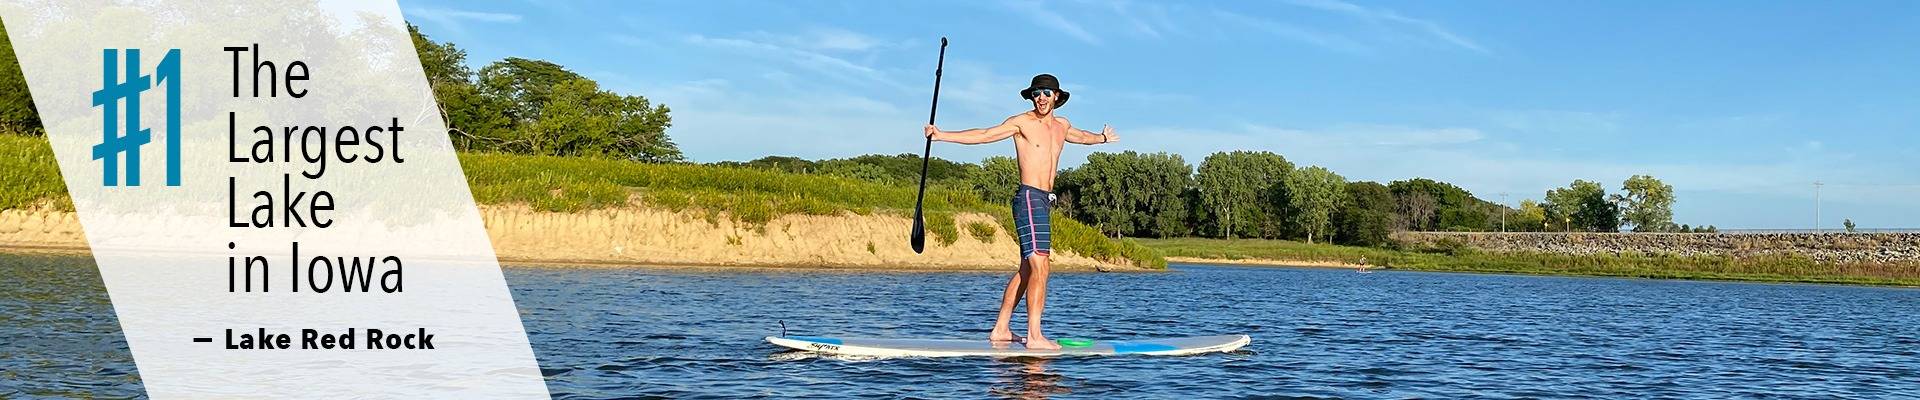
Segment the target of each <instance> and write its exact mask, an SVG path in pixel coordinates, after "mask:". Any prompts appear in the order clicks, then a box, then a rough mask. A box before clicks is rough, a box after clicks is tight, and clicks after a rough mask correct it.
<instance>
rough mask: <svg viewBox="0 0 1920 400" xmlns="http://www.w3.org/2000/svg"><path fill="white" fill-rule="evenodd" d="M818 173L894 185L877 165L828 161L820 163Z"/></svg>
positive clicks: (891, 176) (883, 169)
mask: <svg viewBox="0 0 1920 400" xmlns="http://www.w3.org/2000/svg"><path fill="white" fill-rule="evenodd" d="M819 173H821V174H825V175H833V176H840V177H847V178H853V179H859V180H863V181H868V182H879V183H895V182H898V181H896V180H895V179H896V178H895V177H894V176H893V175H892V174H888V173H887V170H886V169H885V168H881V167H880V166H878V165H873V164H862V163H856V162H847V161H844V160H842V161H828V162H823V163H820V170H819Z"/></svg>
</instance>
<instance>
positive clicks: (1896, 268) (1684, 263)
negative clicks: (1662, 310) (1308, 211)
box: [1138, 238, 1920, 286]
mask: <svg viewBox="0 0 1920 400" xmlns="http://www.w3.org/2000/svg"><path fill="white" fill-rule="evenodd" d="M1138 242H1139V243H1140V244H1143V245H1145V246H1147V247H1151V248H1153V249H1155V250H1159V251H1160V252H1161V253H1162V254H1164V255H1166V256H1167V257H1193V258H1210V259H1225V260H1246V259H1264V260H1283V261H1327V262H1345V263H1360V262H1361V260H1363V259H1364V260H1365V261H1366V263H1367V264H1371V265H1385V266H1388V267H1391V268H1394V269H1404V270H1418V271H1447V272H1480V273H1511V274H1535V275H1580V276H1613V277H1632V278H1655V279H1706V280H1733V281H1756V282H1807V283H1838V284H1863V285H1893V286H1920V265H1857V264H1847V265H1834V264H1821V263H1819V262H1815V261H1813V260H1811V259H1808V258H1806V257H1801V256H1764V257H1744V258H1734V257H1726V256H1669V255H1660V254H1635V253H1628V254H1621V255H1592V256H1574V255H1560V254H1544V253H1492V252H1484V251H1480V250H1478V249H1474V248H1472V247H1469V246H1466V245H1463V244H1453V245H1440V246H1433V247H1426V248H1419V249H1406V250H1396V249H1383V248H1372V247H1353V246H1337V245H1331V244H1308V243H1301V242H1295V241H1288V240H1258V239H1238V240H1220V239H1197V238H1182V239H1143V240H1139V241H1138Z"/></svg>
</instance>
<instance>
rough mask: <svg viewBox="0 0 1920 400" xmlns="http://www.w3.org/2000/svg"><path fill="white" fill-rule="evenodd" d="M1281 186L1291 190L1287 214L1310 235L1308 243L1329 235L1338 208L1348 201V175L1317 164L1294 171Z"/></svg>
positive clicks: (1288, 191) (1294, 223)
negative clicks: (1346, 176) (1334, 213)
mask: <svg viewBox="0 0 1920 400" xmlns="http://www.w3.org/2000/svg"><path fill="white" fill-rule="evenodd" d="M1281 186H1283V187H1285V188H1286V192H1287V195H1286V196H1285V198H1286V200H1287V203H1286V207H1287V210H1288V213H1287V215H1288V216H1290V217H1291V218H1289V219H1290V220H1291V221H1292V223H1293V226H1294V228H1295V229H1297V230H1298V231H1299V232H1300V233H1303V234H1306V236H1307V243H1313V238H1315V237H1322V238H1324V237H1326V233H1327V231H1328V230H1329V227H1330V226H1331V225H1332V224H1331V222H1332V220H1333V212H1334V210H1335V209H1338V208H1339V207H1340V203H1341V202H1342V201H1345V200H1346V196H1347V178H1344V177H1341V176H1340V175H1339V174H1335V173H1333V171H1329V170H1327V169H1326V168H1321V167H1318V166H1314V167H1307V168H1301V169H1296V170H1293V173H1291V174H1289V175H1288V176H1287V179H1286V181H1285V182H1284V183H1282V184H1281Z"/></svg>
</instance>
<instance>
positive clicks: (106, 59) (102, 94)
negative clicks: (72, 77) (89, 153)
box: [93, 49, 153, 186]
mask: <svg viewBox="0 0 1920 400" xmlns="http://www.w3.org/2000/svg"><path fill="white" fill-rule="evenodd" d="M126 53H127V68H126V81H115V80H114V75H117V74H116V72H118V71H116V68H117V67H119V64H120V63H119V59H120V53H119V52H116V51H114V50H113V49H106V50H101V51H100V56H101V59H102V60H103V61H101V63H100V65H101V72H100V77H101V81H102V82H101V85H102V87H101V89H100V90H97V91H94V92H93V105H94V106H97V107H101V111H102V116H103V117H104V118H105V123H103V124H101V127H102V129H101V132H102V138H101V142H100V144H96V145H93V159H95V160H103V161H104V162H102V163H101V164H100V165H101V167H102V170H101V171H102V173H103V178H102V180H103V182H102V183H103V184H104V185H106V186H119V184H120V177H119V175H118V174H116V173H115V172H116V171H114V170H115V169H119V167H120V164H121V160H120V158H121V155H122V154H125V155H126V166H127V186H140V146H141V145H145V144H147V143H148V142H151V141H153V137H152V135H151V133H150V132H149V131H148V130H146V129H141V128H140V92H145V91H147V89H148V88H151V87H153V78H152V77H149V76H145V75H140V50H139V49H127V50H126ZM122 100H125V101H126V105H127V107H126V108H127V115H126V135H125V136H122V135H120V132H119V131H120V119H119V117H120V102H121V101H122Z"/></svg>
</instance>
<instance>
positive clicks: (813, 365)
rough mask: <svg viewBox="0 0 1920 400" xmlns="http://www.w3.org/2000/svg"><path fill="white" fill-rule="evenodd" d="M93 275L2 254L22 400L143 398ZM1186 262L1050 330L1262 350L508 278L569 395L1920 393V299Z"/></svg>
mask: <svg viewBox="0 0 1920 400" xmlns="http://www.w3.org/2000/svg"><path fill="white" fill-rule="evenodd" d="M86 261H87V260H86V259H85V258H78V259H64V260H63V259H56V258H46V257H40V258H33V257H19V256H0V282H4V283H5V284H4V285H0V322H3V324H0V338H4V341H0V398H19V397H43V396H52V397H87V396H93V397H129V396H136V395H138V394H139V393H140V392H141V388H140V382H139V379H138V374H137V373H135V371H134V368H133V364H132V362H131V359H130V358H128V355H127V352H126V344H125V343H124V341H122V340H121V339H120V334H119V330H118V327H117V323H116V322H115V321H114V319H113V316H112V308H111V307H110V306H109V304H108V303H107V302H106V297H105V293H104V291H102V290H101V288H100V281H99V277H98V275H96V274H95V273H94V272H93V268H92V266H91V264H90V263H88V262H86ZM1176 268H1177V269H1179V270H1180V272H1175V273H1170V274H1061V275H1059V276H1058V277H1056V278H1055V280H1054V281H1053V282H1052V286H1053V290H1054V292H1053V293H1051V294H1050V295H1049V296H1048V297H1049V299H1048V300H1050V301H1048V310H1047V311H1048V312H1047V316H1048V321H1047V329H1048V333H1050V334H1052V335H1053V336H1056V337H1085V338H1096V339H1098V338H1132V337H1168V336H1196V335H1211V334H1230V333H1244V334H1249V335H1252V336H1253V343H1252V344H1251V345H1249V346H1248V347H1246V348H1244V349H1243V350H1241V351H1236V352H1234V353H1229V354H1209V355H1199V356H1187V357H1142V356H1114V357H1069V358H1058V359H1032V358H1015V359H989V358H899V359H875V358H839V357H819V356H817V355H815V354H812V353H808V352H798V351H794V352H786V351H782V350H781V349H779V348H777V347H775V346H773V345H771V344H767V343H766V342H764V341H763V340H762V339H761V338H762V337H764V336H772V335H779V334H780V330H781V326H780V324H779V322H777V321H785V324H786V325H787V329H788V331H789V332H790V334H793V335H834V336H862V337H912V338H984V337H986V335H987V328H989V325H990V324H992V322H993V318H994V315H993V314H994V312H995V311H996V308H995V306H996V304H994V302H995V301H997V300H998V299H999V297H998V296H999V291H1000V290H1001V289H1004V288H1005V284H1004V283H1005V279H1006V277H1005V276H1004V275H1001V274H989V273H872V272H846V271H840V272H835V271H730V272H675V271H662V270H654V269H608V268H510V269H508V271H507V279H508V282H509V283H510V284H511V286H512V289H513V292H514V296H515V300H516V303H517V305H518V306H519V307H520V311H521V315H522V320H523V322H524V324H525V325H526V328H527V332H528V335H529V336H530V339H532V342H533V346H534V351H535V353H536V355H537V356H538V359H539V361H540V365H541V371H542V372H543V373H544V374H545V376H546V379H547V383H548V387H549V389H550V390H551V391H552V393H553V395H554V396H555V397H557V398H565V399H572V398H617V397H636V396H637V397H667V398H689V397H718V398H754V397H778V398H789V397H815V398H845V397H880V398H901V397H917V398H980V397H1000V398H1021V399H1038V398H1056V399H1057V398H1189V397H1323V398H1333V397H1339V398H1409V397H1418V398H1483V397H1531V398H1579V397H1586V398H1672V397H1679V398H1699V397H1789V398H1832V397H1861V398H1916V397H1920V385H1916V384H1914V383H1913V382H1914V381H1915V377H1920V314H1917V313H1914V312H1912V311H1913V310H1916V309H1920V290H1912V289H1890V288H1868V287H1846V286H1820V285H1767V284H1739V283H1715V282H1678V281H1652V280H1623V279H1591V278H1558V277H1525V276H1497V275H1464V274H1430V273H1409V272H1391V271H1388V272H1378V273H1372V274H1355V273H1353V272H1352V271H1346V270H1322V269H1261V268H1233V267H1197V266H1176ZM1016 315H1018V314H1016ZM1015 323H1016V324H1019V323H1021V322H1020V321H1015ZM1016 326H1017V325H1016Z"/></svg>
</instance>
